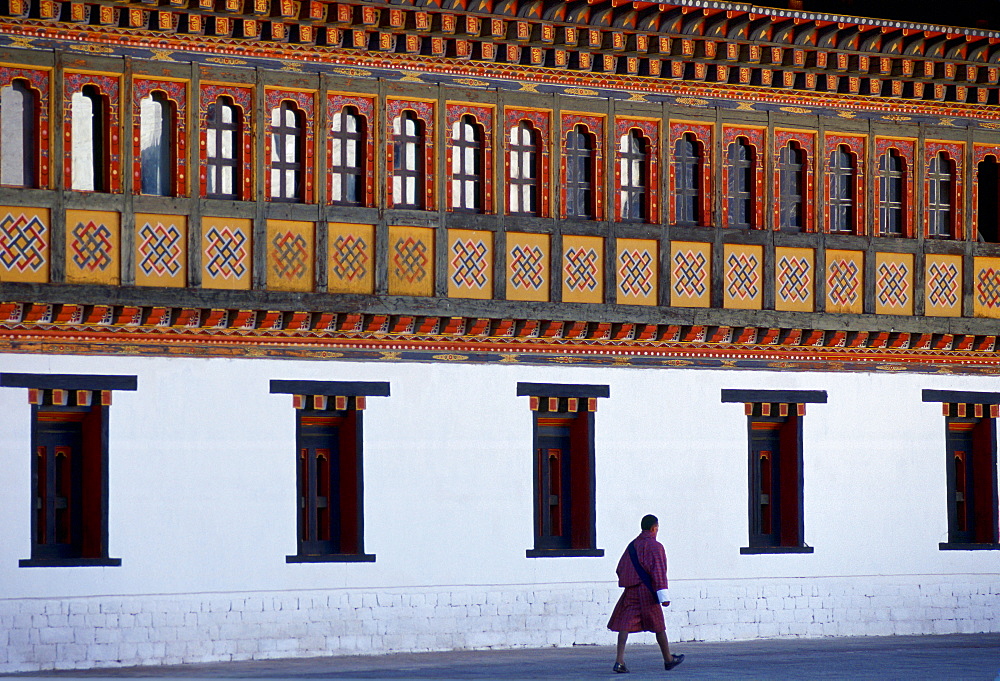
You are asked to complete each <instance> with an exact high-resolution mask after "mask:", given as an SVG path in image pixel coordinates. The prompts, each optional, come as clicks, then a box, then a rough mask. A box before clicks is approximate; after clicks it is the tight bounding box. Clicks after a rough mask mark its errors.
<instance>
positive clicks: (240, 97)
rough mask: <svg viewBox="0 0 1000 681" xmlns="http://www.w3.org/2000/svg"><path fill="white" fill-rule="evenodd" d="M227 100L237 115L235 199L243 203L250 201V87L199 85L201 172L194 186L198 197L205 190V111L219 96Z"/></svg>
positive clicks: (251, 150) (206, 177)
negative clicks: (237, 162)
mask: <svg viewBox="0 0 1000 681" xmlns="http://www.w3.org/2000/svg"><path fill="white" fill-rule="evenodd" d="M222 96H225V97H228V98H230V99H231V100H232V101H233V106H235V107H236V108H237V109H238V110H239V112H240V127H239V130H238V131H237V134H236V139H237V143H238V144H239V150H240V151H239V154H240V159H239V160H240V177H241V179H242V181H241V182H240V188H239V196H240V199H242V200H243V201H250V200H251V199H252V198H253V138H252V136H251V132H252V131H253V88H249V87H240V86H236V85H229V84H225V85H221V84H219V85H217V84H213V83H204V82H202V84H201V106H200V108H199V111H198V121H199V130H200V131H201V133H200V135H201V140H200V143H199V145H198V146H199V151H198V154H199V158H200V159H201V170H200V174H199V177H198V183H199V186H200V188H201V195H202V196H204V195H205V194H206V192H207V191H208V174H207V173H208V171H207V168H208V132H207V131H208V108H209V107H210V106H212V105H213V104H215V103H216V102H217V101H218V99H219V97H222Z"/></svg>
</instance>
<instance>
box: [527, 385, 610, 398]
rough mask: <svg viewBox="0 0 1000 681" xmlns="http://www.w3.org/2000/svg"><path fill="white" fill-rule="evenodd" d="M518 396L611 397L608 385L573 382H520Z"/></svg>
mask: <svg viewBox="0 0 1000 681" xmlns="http://www.w3.org/2000/svg"><path fill="white" fill-rule="evenodd" d="M517 396H518V397H610V396H611V387H610V386H607V385H581V384H572V383H520V382H519V383H518V384H517Z"/></svg>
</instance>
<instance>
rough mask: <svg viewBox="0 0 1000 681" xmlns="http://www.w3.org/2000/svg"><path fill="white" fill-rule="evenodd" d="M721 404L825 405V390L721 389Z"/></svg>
mask: <svg viewBox="0 0 1000 681" xmlns="http://www.w3.org/2000/svg"><path fill="white" fill-rule="evenodd" d="M722 401H723V402H743V403H747V402H753V403H757V402H770V403H787V404H826V391H825V390H752V389H748V390H743V389H739V388H723V389H722Z"/></svg>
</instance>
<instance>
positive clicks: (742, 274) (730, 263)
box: [722, 244, 764, 310]
mask: <svg viewBox="0 0 1000 681" xmlns="http://www.w3.org/2000/svg"><path fill="white" fill-rule="evenodd" d="M722 255H723V262H722V272H723V276H722V285H723V286H724V287H725V290H724V291H723V294H722V301H723V302H722V304H723V306H724V307H728V308H733V309H737V310H759V309H761V308H762V307H763V305H764V297H763V287H762V283H761V282H762V281H763V272H764V247H763V246H744V245H742V244H726V245H725V247H724V250H723V251H722Z"/></svg>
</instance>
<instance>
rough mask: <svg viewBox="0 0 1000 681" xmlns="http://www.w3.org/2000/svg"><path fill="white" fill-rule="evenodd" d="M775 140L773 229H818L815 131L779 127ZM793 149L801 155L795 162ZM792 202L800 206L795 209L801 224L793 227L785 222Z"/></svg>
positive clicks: (804, 230)
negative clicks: (788, 159) (790, 156)
mask: <svg viewBox="0 0 1000 681" xmlns="http://www.w3.org/2000/svg"><path fill="white" fill-rule="evenodd" d="M773 142H774V149H773V152H772V153H773V155H774V164H775V168H774V182H773V187H774V217H773V219H774V229H775V230H777V231H782V232H786V233H798V234H805V233H811V232H815V231H816V215H815V205H816V197H815V180H814V175H815V172H814V168H815V165H816V133H815V132H813V131H809V130H787V129H783V128H777V129H775V130H774V133H773ZM791 151H794V152H796V153H797V155H798V157H799V159H798V162H796V163H794V164H793V163H791V162H789V161H787V158H788V156H789V154H790V153H791ZM793 166H794V167H793ZM790 173H795V174H797V175H798V177H793V176H792V175H790ZM789 204H794V206H797V207H798V208H797V211H795V212H796V213H797V220H798V224H797V225H794V226H789V225H790V224H791V223H788V224H786V216H787V215H788V214H789V211H790V210H791V206H790V205H789Z"/></svg>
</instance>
